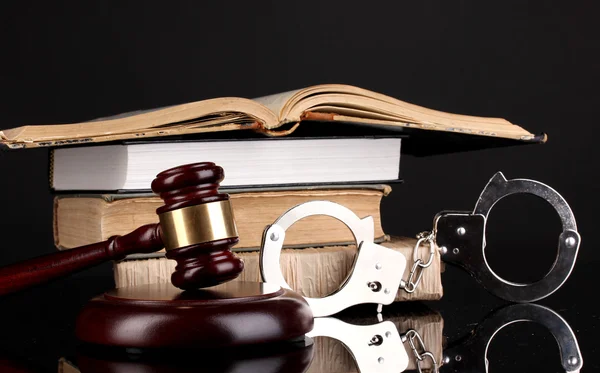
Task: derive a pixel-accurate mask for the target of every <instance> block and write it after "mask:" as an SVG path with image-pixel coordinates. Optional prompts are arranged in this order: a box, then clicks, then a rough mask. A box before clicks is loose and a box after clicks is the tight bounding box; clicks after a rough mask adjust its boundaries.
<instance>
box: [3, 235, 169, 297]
mask: <svg viewBox="0 0 600 373" xmlns="http://www.w3.org/2000/svg"><path fill="white" fill-rule="evenodd" d="M163 247H164V244H163V240H162V238H161V231H160V225H159V224H148V225H144V226H142V227H140V228H138V229H136V230H134V231H133V232H131V233H129V234H126V235H124V236H113V237H111V238H109V239H108V240H106V241H103V242H98V243H94V244H91V245H86V246H81V247H78V248H75V249H71V250H66V251H61V252H58V253H54V254H48V255H44V256H40V257H38V258H34V259H31V260H26V261H24V262H20V263H16V264H13V265H9V266H6V267H3V268H0V296H2V295H5V294H9V293H13V292H16V291H19V290H23V289H26V288H29V287H32V286H35V285H39V284H42V283H44V282H48V281H50V280H54V279H57V278H60V277H63V276H67V275H69V274H72V273H75V272H78V271H81V270H84V269H86V268H90V267H93V266H96V265H99V264H101V263H104V262H106V261H109V260H120V259H123V258H125V256H127V255H130V254H140V253H151V252H155V251H158V250H160V249H162V248H163Z"/></svg>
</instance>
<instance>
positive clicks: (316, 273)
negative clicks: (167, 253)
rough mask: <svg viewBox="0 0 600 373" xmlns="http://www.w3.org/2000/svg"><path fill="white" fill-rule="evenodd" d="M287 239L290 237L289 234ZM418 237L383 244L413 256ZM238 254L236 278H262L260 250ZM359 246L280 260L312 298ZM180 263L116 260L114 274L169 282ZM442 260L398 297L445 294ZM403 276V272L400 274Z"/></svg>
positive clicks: (333, 282) (334, 280)
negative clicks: (239, 267)
mask: <svg viewBox="0 0 600 373" xmlns="http://www.w3.org/2000/svg"><path fill="white" fill-rule="evenodd" d="M286 239H287V237H286ZM415 242H416V240H415V239H412V238H405V237H392V238H391V240H390V241H389V242H383V243H381V245H382V246H385V247H389V248H391V249H394V250H396V251H399V252H401V253H402V254H404V256H405V257H406V258H412V252H413V248H414V245H415ZM420 250H421V251H420V253H419V254H420V258H426V257H427V255H428V247H427V248H426V247H423V246H422V247H421V248H420ZM236 255H237V256H238V257H239V258H241V259H243V260H244V271H242V273H241V274H240V276H239V277H238V278H237V279H236V280H234V281H261V275H260V268H259V252H258V251H248V252H238V253H236ZM355 257H356V247H355V246H354V245H347V246H330V247H319V248H305V249H301V250H297V249H284V250H282V253H281V259H280V261H279V263H280V267H281V271H282V273H283V277H284V278H285V279H286V281H287V283H288V284H289V285H290V287H291V288H292V289H294V290H296V291H298V292H299V293H300V294H302V295H304V296H308V297H315V298H318V297H323V296H326V295H327V294H331V293H332V292H334V291H335V290H337V289H338V288H339V287H340V285H341V284H342V283H343V282H344V280H345V279H346V277H347V275H348V274H349V273H350V271H351V268H352V264H353V261H354V258H355ZM175 265H176V262H175V261H174V260H169V259H166V258H164V257H162V258H154V259H144V260H125V261H121V262H117V263H115V266H114V276H115V283H116V287H124V286H133V285H141V284H150V283H168V282H170V281H171V273H173V271H174V269H175ZM411 267H412V263H410V262H409V263H408V264H407V267H406V269H405V271H404V275H403V277H402V278H404V279H406V278H408V272H409V271H410V268H411ZM441 272H442V263H441V261H440V255H439V253H438V250H436V255H435V256H434V260H433V264H432V265H431V266H430V267H429V268H427V269H425V270H424V271H423V278H422V280H421V283H420V284H419V286H418V287H417V290H416V291H415V292H414V293H412V294H409V293H407V292H405V291H403V290H399V291H398V295H397V297H396V300H398V301H406V300H437V299H440V298H441V297H442V294H443V290H442V281H441ZM398 276H402V274H400V273H399V274H398Z"/></svg>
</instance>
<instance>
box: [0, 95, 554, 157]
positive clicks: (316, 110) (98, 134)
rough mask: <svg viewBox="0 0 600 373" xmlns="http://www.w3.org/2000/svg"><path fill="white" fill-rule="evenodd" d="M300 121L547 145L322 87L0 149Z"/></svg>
mask: <svg viewBox="0 0 600 373" xmlns="http://www.w3.org/2000/svg"><path fill="white" fill-rule="evenodd" d="M307 120H309V121H319V122H324V123H323V125H327V122H330V123H336V122H337V123H342V122H345V123H355V124H359V125H367V126H372V127H373V128H376V127H377V128H387V129H401V128H407V129H417V130H425V131H444V132H453V133H462V134H469V135H474V136H478V137H488V138H489V137H496V138H503V139H512V140H518V141H523V142H544V141H545V139H546V137H545V135H543V134H542V135H539V136H536V135H534V134H532V133H530V132H528V131H527V130H525V129H523V128H521V127H520V126H517V125H515V124H512V123H510V122H509V121H507V120H505V119H500V118H484V117H475V116H468V115H459V114H451V113H445V112H441V111H437V110H432V109H428V108H425V107H422V106H418V105H413V104H409V103H407V102H404V101H400V100H397V99H395V98H392V97H388V96H386V95H383V94H380V93H376V92H371V91H368V90H365V89H362V88H358V87H353V86H349V85H340V84H323V85H316V86H312V87H308V88H304V89H300V90H296V91H290V92H285V93H279V94H275V95H271V96H266V97H261V98H257V99H252V100H251V99H246V98H239V97H222V98H214V99H208V100H203V101H197V102H191V103H186V104H181V105H174V106H169V107H165V108H160V109H153V110H147V111H139V112H134V113H127V114H122V115H118V116H115V117H111V118H104V119H99V120H94V121H90V122H82V123H73V124H59V125H35V126H24V127H18V128H13V129H8V130H5V131H0V144H3V145H6V146H8V147H9V148H13V149H18V148H29V147H40V146H51V147H56V146H61V145H73V144H86V143H95V142H105V141H115V140H128V139H140V138H141V139H144V138H151V137H159V136H174V135H187V134H193V133H206V132H219V131H233V130H244V129H246V130H253V131H257V132H261V133H264V134H265V135H268V136H285V135H288V134H291V133H292V132H293V131H294V130H295V129H296V128H297V127H298V126H299V125H300V123H301V122H302V121H307Z"/></svg>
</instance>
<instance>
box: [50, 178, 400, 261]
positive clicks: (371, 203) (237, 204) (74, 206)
mask: <svg viewBox="0 0 600 373" xmlns="http://www.w3.org/2000/svg"><path fill="white" fill-rule="evenodd" d="M222 191H224V192H226V193H229V195H230V199H231V203H232V206H233V211H234V216H235V219H236V225H237V229H238V233H239V238H240V241H239V243H238V244H237V245H236V246H234V248H233V249H234V250H236V251H240V250H256V249H258V248H259V247H260V244H261V239H262V234H263V231H264V229H265V227H266V226H267V225H270V224H273V222H274V221H275V220H276V219H277V218H278V217H279V216H280V215H281V214H283V213H284V212H285V211H287V210H289V209H290V208H292V207H294V206H296V205H298V204H300V203H304V202H309V201H312V200H329V201H333V202H336V203H339V204H341V205H344V206H346V207H348V208H349V209H351V210H352V211H354V212H355V213H356V214H357V215H358V216H360V217H361V218H362V217H366V216H372V217H373V221H374V225H375V237H376V238H377V242H381V241H383V240H384V239H385V233H384V232H383V228H382V225H381V211H380V205H381V200H382V198H383V197H384V196H387V195H388V194H389V193H390V192H391V187H390V186H389V185H384V184H373V185H361V184H355V185H345V186H342V185H337V186H332V185H330V186H327V185H323V186H312V187H307V186H303V187H286V188H262V189H231V188H223V189H222ZM162 205H163V201H162V200H161V199H160V198H159V197H158V196H156V195H154V194H150V193H139V194H69V195H56V196H55V197H54V218H53V219H54V241H55V244H56V246H57V247H58V249H60V250H63V249H70V248H74V247H78V246H83V245H88V244H91V243H94V242H99V241H104V240H106V239H108V238H109V237H111V236H114V235H123V234H126V233H129V232H131V231H133V230H134V229H136V228H137V227H139V226H142V225H145V224H150V223H158V215H157V214H156V209H157V208H158V207H160V206H162ZM353 240H354V237H353V236H352V233H351V232H350V230H349V229H348V228H347V227H346V226H345V225H344V224H343V223H342V222H340V221H338V220H336V219H334V218H331V217H327V216H310V217H307V218H305V219H302V220H300V221H298V222H297V223H296V224H294V225H293V226H292V227H290V229H289V230H288V232H287V235H286V239H285V247H293V248H299V247H308V246H325V245H339V244H349V243H351V242H353Z"/></svg>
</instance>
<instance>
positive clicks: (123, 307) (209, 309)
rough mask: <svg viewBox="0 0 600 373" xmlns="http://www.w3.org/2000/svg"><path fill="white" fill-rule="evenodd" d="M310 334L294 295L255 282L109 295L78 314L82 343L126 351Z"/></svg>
mask: <svg viewBox="0 0 600 373" xmlns="http://www.w3.org/2000/svg"><path fill="white" fill-rule="evenodd" d="M312 328H313V315H312V312H311V310H310V307H309V306H308V303H306V301H305V300H304V299H303V298H302V297H301V296H300V295H299V294H297V293H295V292H293V291H291V290H287V289H283V288H281V287H279V286H277V285H273V284H267V283H259V282H242V281H236V282H227V283H224V284H220V285H217V286H213V287H209V288H204V289H198V290H193V291H190V290H187V291H183V290H181V289H178V288H176V287H174V286H173V285H171V284H170V283H168V284H150V285H140V286H134V287H124V288H117V289H114V290H111V291H109V292H107V293H105V294H104V295H101V296H99V297H96V298H94V299H92V300H90V301H89V302H88V303H87V304H86V306H85V307H84V308H83V310H82V311H81V313H80V314H79V316H78V318H77V322H76V330H75V332H76V335H77V338H78V339H79V340H81V341H82V342H86V343H92V344H99V345H107V346H118V347H125V348H190V347H194V348H212V347H234V346H244V345H250V344H256V343H270V342H278V341H286V340H293V339H297V338H300V337H302V336H304V334H306V333H308V332H309V331H311V330H312Z"/></svg>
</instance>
